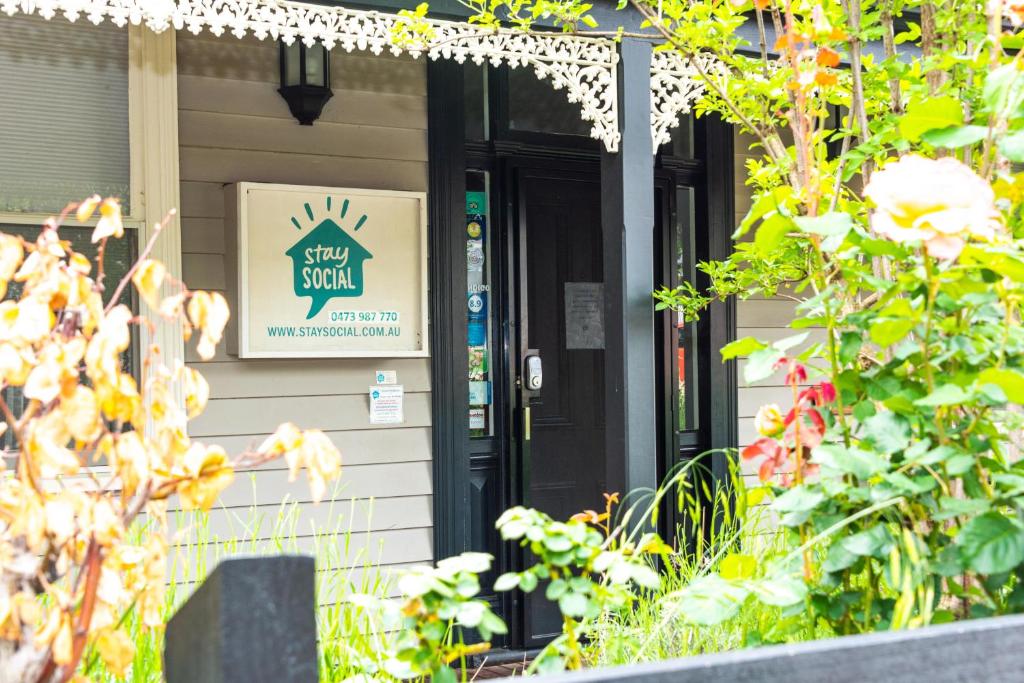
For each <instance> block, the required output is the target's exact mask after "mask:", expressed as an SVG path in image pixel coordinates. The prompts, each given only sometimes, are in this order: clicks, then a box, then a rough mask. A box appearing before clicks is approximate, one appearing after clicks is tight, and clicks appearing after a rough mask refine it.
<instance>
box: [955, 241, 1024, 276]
mask: <svg viewBox="0 0 1024 683" xmlns="http://www.w3.org/2000/svg"><path fill="white" fill-rule="evenodd" d="M960 262H961V263H963V264H970V263H972V262H973V263H977V264H980V265H982V266H984V267H985V268H988V269H989V270H992V271H995V272H996V273H998V274H999V275H1002V276H1003V277H1008V278H1010V279H1011V280H1013V281H1014V282H1024V261H1022V260H1021V259H1019V258H1017V257H1016V256H1014V255H1012V254H1008V253H1006V252H1001V251H995V250H993V249H992V248H991V247H985V246H982V245H980V244H969V245H967V246H966V247H965V248H964V250H963V252H961V254H960Z"/></svg>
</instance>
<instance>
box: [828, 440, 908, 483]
mask: <svg viewBox="0 0 1024 683" xmlns="http://www.w3.org/2000/svg"><path fill="white" fill-rule="evenodd" d="M811 461H812V462H815V463H818V464H819V465H821V466H822V467H824V468H827V469H830V470H833V471H835V472H842V473H843V474H852V475H854V476H855V477H858V478H860V479H868V478H870V477H872V476H874V475H876V474H879V473H881V472H886V471H888V469H889V461H888V460H886V459H885V458H883V457H882V456H880V455H878V454H877V453H872V452H871V451H865V450H861V449H859V448H845V447H844V446H842V445H840V444H834V443H823V444H821V445H820V446H818V447H817V448H815V449H814V451H813V452H812V453H811Z"/></svg>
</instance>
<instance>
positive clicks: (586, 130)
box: [508, 67, 590, 137]
mask: <svg viewBox="0 0 1024 683" xmlns="http://www.w3.org/2000/svg"><path fill="white" fill-rule="evenodd" d="M581 111H582V110H581V109H580V105H579V104H573V103H571V102H569V99H568V97H567V96H566V91H565V89H564V88H563V89H562V90H555V89H554V87H553V86H552V85H551V81H549V80H546V79H545V80H543V81H541V80H538V79H537V75H536V74H535V73H534V72H533V70H532V69H529V68H525V67H523V68H519V69H509V70H508V125H509V128H511V129H512V130H521V131H534V132H538V133H559V134H562V135H581V136H584V137H590V124H589V123H587V122H586V121H584V120H583V117H582V116H581Z"/></svg>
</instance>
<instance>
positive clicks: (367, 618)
mask: <svg viewBox="0 0 1024 683" xmlns="http://www.w3.org/2000/svg"><path fill="white" fill-rule="evenodd" d="M337 497H338V491H335V495H334V496H332V498H337ZM324 505H326V506H328V508H329V509H328V515H327V518H328V519H330V520H335V521H334V523H333V525H332V526H330V527H326V528H318V527H311V528H309V529H303V528H300V523H301V516H300V511H301V510H300V506H299V505H298V503H296V502H291V501H287V500H286V501H285V502H283V503H281V504H280V505H279V506H278V507H277V508H276V509H274V510H273V511H271V512H270V513H268V512H266V511H264V510H262V509H260V508H257V507H255V506H253V507H251V508H246V509H244V510H243V511H242V512H241V513H239V512H237V511H235V510H227V511H226V515H225V518H226V519H227V523H228V527H229V529H228V533H227V534H225V535H224V536H223V537H221V536H219V535H217V534H215V533H214V532H213V531H212V530H211V524H210V515H208V514H203V513H178V514H176V515H175V520H174V527H175V528H177V529H178V531H177V532H176V533H175V534H174V538H173V539H172V543H171V548H170V550H169V568H168V577H169V580H170V581H171V582H170V583H169V585H168V591H167V601H166V608H165V609H166V618H168V619H169V618H170V617H171V615H173V614H174V611H175V610H176V609H177V607H178V606H179V605H180V604H181V603H182V602H184V600H185V599H187V597H188V596H189V595H190V594H191V593H192V590H193V589H194V587H195V586H198V585H199V584H201V583H202V582H203V580H204V579H205V578H206V576H207V574H208V572H209V571H210V570H212V569H213V567H215V566H216V565H217V563H219V562H220V561H221V560H223V559H226V558H230V557H236V556H253V555H255V556H267V555H278V554H287V553H304V554H308V553H309V550H308V545H305V544H303V545H304V547H302V548H300V543H302V541H300V539H310V538H311V539H312V543H313V548H314V550H313V555H314V556H315V558H316V565H317V568H318V571H317V577H316V594H317V598H318V603H319V607H318V610H317V632H318V640H319V643H318V656H319V668H320V681H322V682H323V683H334V682H335V681H342V680H345V679H347V678H350V677H352V676H355V675H357V674H362V673H364V672H366V671H372V670H375V669H378V668H379V667H380V664H381V663H382V662H381V659H382V658H383V657H384V656H385V654H386V653H387V652H389V650H390V647H389V645H388V640H389V638H390V634H389V631H388V629H387V628H385V627H384V626H383V623H384V622H383V621H382V619H381V612H380V610H379V609H377V605H378V604H379V602H380V601H382V600H383V599H385V598H387V597H388V595H389V593H390V592H391V589H392V585H391V581H390V577H389V575H388V574H387V573H386V572H384V571H381V570H380V569H379V562H378V560H379V557H380V555H379V547H378V549H377V550H376V552H374V551H372V550H369V549H370V548H372V547H373V546H372V543H366V544H363V543H360V544H359V547H356V545H355V544H354V540H355V539H354V535H355V534H359V533H363V532H366V533H369V532H370V526H371V525H370V521H369V520H371V519H372V501H357V500H351V501H346V502H344V503H340V502H333V501H332V502H328V503H324ZM339 506H344V507H345V508H347V510H336V508H337V507H339ZM360 507H362V508H363V509H365V510H366V516H367V518H368V521H367V528H366V529H361V528H360V529H355V528H353V527H352V520H354V519H356V517H357V515H356V512H357V511H360V509H359V508H360ZM360 512H361V511H360ZM146 531H147V529H146V526H145V523H142V524H140V525H137V526H136V527H135V528H133V529H132V532H131V533H132V534H133V535H134V536H135V538H136V539H138V538H141V537H142V536H143V535H144V534H145V533H146ZM371 538H372V536H371ZM307 542H308V540H307ZM327 568H330V571H327ZM174 577H177V581H176V582H175V581H174V580H173V579H174ZM353 596H359V597H356V598H353ZM123 623H124V624H125V627H126V630H127V631H128V633H129V634H130V635H131V637H132V639H133V641H134V644H135V659H134V662H133V664H132V669H131V672H130V673H129V674H128V676H127V678H126V679H124V680H128V681H131V682H132V683H162V681H163V680H164V679H163V660H162V652H163V637H164V634H163V629H155V630H146V629H143V628H142V626H141V625H140V623H139V621H138V619H137V617H136V614H135V612H134V610H131V609H130V610H129V611H128V612H127V613H126V614H125V615H124V617H123ZM84 662H85V664H84V666H83V670H82V673H83V674H84V675H85V676H86V677H87V678H88V679H89V680H90V681H102V682H103V683H115V682H118V681H121V680H122V679H118V678H117V677H115V676H114V675H113V674H112V673H111V672H110V671H108V670H106V669H105V667H104V666H103V664H102V662H101V661H100V659H99V658H98V657H96V656H94V655H93V653H86V656H85V659H84Z"/></svg>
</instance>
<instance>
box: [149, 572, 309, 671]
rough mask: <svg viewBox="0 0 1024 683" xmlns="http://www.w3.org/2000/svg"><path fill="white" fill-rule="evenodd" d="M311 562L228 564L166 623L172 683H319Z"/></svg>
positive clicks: (167, 665)
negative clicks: (317, 682)
mask: <svg viewBox="0 0 1024 683" xmlns="http://www.w3.org/2000/svg"><path fill="white" fill-rule="evenodd" d="M315 579H316V567H315V563H314V561H313V558H312V557H304V556H295V555H283V556H274V557H253V558H236V559H229V560H224V561H223V562H221V563H220V564H219V565H217V567H216V568H215V569H214V570H213V573H212V574H210V576H209V577H208V578H207V579H206V581H205V582H203V585H201V586H200V587H199V588H198V589H197V590H196V592H195V593H193V594H192V596H191V597H190V598H189V599H188V600H187V601H185V603H184V604H183V605H182V606H181V608H180V609H179V610H178V611H177V612H176V613H175V615H174V616H173V617H171V620H170V621H169V622H168V623H167V632H166V634H165V636H164V638H165V641H164V642H165V647H164V675H165V678H166V680H167V683H263V682H264V681H265V682H266V683H315V682H316V681H317V653H316V612H315V610H316V603H315V597H314V596H315V590H314V583H315Z"/></svg>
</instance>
